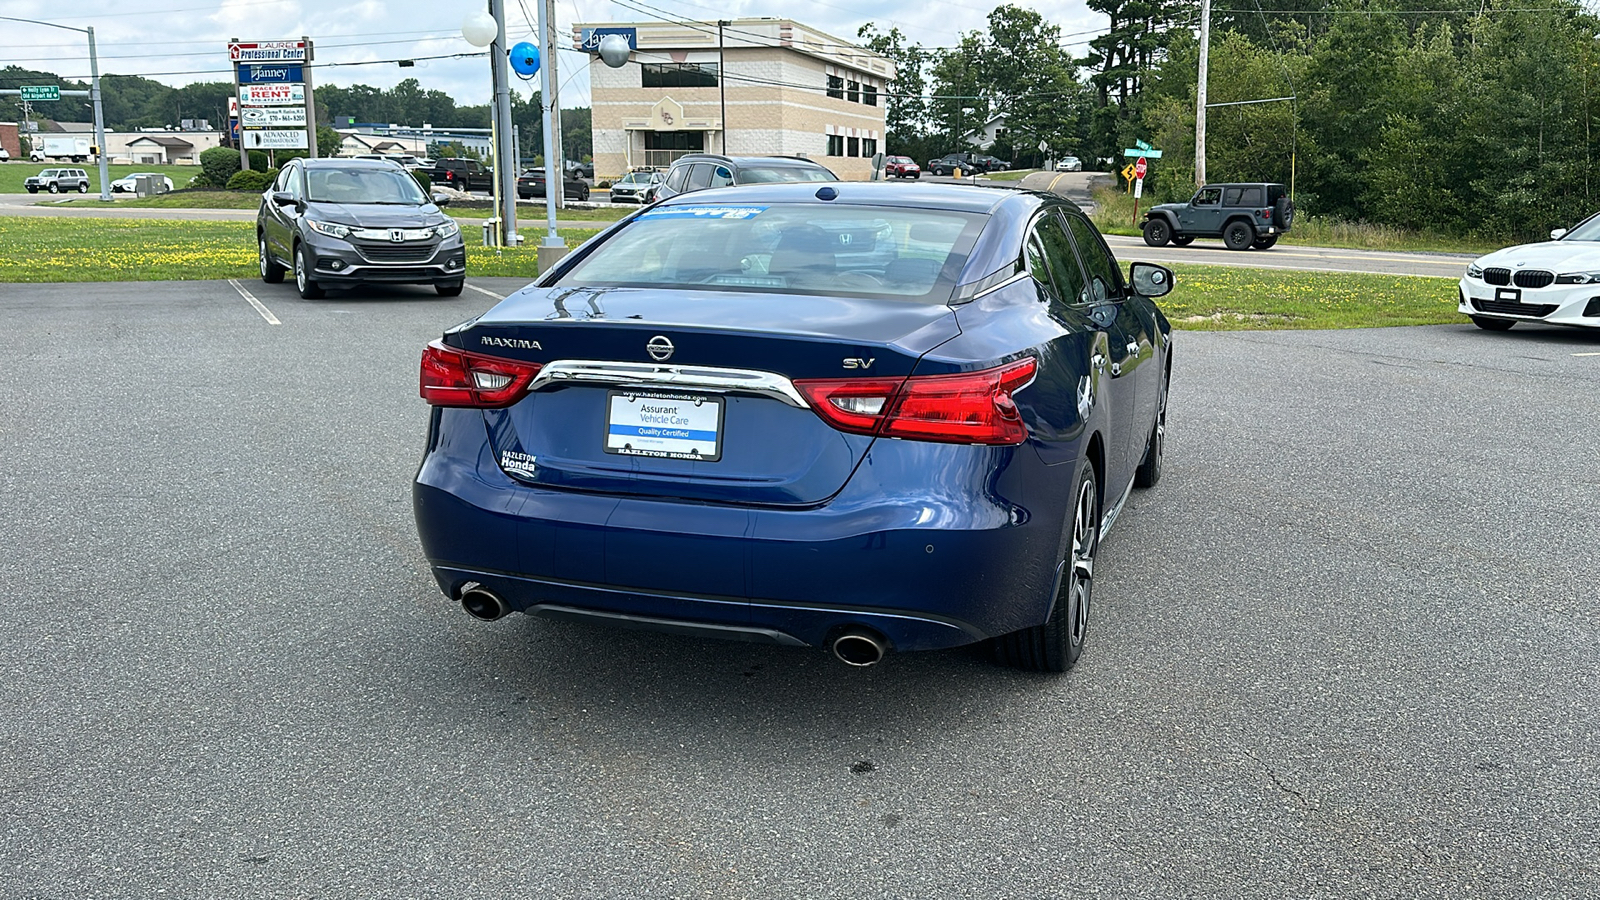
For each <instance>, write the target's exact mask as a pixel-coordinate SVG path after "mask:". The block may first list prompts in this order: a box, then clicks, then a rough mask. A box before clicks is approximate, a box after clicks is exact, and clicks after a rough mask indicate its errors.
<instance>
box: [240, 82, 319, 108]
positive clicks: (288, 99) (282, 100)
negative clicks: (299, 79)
mask: <svg viewBox="0 0 1600 900" xmlns="http://www.w3.org/2000/svg"><path fill="white" fill-rule="evenodd" d="M239 105H240V106H305V105H306V86H305V85H304V84H242V85H240V86H239Z"/></svg>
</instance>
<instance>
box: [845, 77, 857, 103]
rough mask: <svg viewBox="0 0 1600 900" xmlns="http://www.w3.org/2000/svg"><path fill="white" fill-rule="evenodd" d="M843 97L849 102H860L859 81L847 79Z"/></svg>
mask: <svg viewBox="0 0 1600 900" xmlns="http://www.w3.org/2000/svg"><path fill="white" fill-rule="evenodd" d="M844 98H845V99H846V100H849V101H850V102H851V103H860V102H861V82H859V81H847V82H845V86H844Z"/></svg>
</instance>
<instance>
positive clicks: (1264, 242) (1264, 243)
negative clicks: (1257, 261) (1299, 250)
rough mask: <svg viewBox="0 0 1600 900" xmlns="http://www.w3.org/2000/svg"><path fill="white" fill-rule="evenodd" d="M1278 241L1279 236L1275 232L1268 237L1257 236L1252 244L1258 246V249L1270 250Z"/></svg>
mask: <svg viewBox="0 0 1600 900" xmlns="http://www.w3.org/2000/svg"><path fill="white" fill-rule="evenodd" d="M1277 242H1278V236H1277V235H1275V234H1269V235H1267V236H1266V237H1258V238H1256V239H1255V242H1254V243H1252V244H1251V245H1250V246H1252V247H1254V248H1256V249H1257V250H1268V249H1271V247H1272V245H1273V244H1276V243H1277Z"/></svg>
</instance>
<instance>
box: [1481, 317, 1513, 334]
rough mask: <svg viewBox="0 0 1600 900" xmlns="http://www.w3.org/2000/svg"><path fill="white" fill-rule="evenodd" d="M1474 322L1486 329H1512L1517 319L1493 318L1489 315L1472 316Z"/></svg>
mask: <svg viewBox="0 0 1600 900" xmlns="http://www.w3.org/2000/svg"><path fill="white" fill-rule="evenodd" d="M1471 318H1472V324H1474V325H1476V326H1478V327H1479V328H1482V329H1483V330H1484V331H1510V330H1511V326H1513V325H1515V324H1517V320H1516V319H1491V318H1489V317H1488V316H1472V317H1471Z"/></svg>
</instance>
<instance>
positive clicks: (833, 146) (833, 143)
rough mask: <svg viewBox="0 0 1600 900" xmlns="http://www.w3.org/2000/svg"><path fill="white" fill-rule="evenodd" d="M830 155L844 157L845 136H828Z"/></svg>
mask: <svg viewBox="0 0 1600 900" xmlns="http://www.w3.org/2000/svg"><path fill="white" fill-rule="evenodd" d="M828 155H829V156H843V155H844V136H843V135H839V134H830V135H828Z"/></svg>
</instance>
